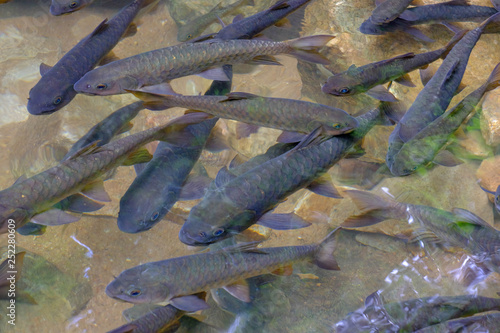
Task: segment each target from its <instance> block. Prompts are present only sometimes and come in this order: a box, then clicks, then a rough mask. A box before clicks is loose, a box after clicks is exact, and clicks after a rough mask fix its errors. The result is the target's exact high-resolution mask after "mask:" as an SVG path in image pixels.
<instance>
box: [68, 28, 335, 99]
mask: <svg viewBox="0 0 500 333" xmlns="http://www.w3.org/2000/svg"><path fill="white" fill-rule="evenodd" d="M332 38H333V36H329V35H318V36H309V37H302V38H298V39H293V40H288V41H283V42H272V41H263V40H230V41H209V42H205V43H183V44H179V45H176V46H171V47H166V48H163V49H158V50H153V51H149V52H146V53H141V54H138V55H135V56H132V57H129V58H125V59H121V60H117V61H113V62H112V63H109V64H106V65H104V66H101V67H99V68H96V69H94V70H92V71H90V72H88V73H87V74H85V76H84V77H82V78H81V79H80V80H79V81H78V82H77V83H75V86H74V87H75V90H76V91H78V92H81V93H86V94H93V95H113V94H123V93H125V92H126V90H141V91H146V92H148V91H150V92H154V91H155V90H154V89H153V88H154V86H157V85H160V84H162V83H163V84H164V83H166V82H168V81H170V80H172V79H175V78H179V77H182V76H187V75H192V74H200V73H202V72H205V74H207V75H205V76H206V77H207V78H210V79H214V80H228V78H227V77H226V76H225V74H223V72H221V73H217V75H214V73H213V69H214V67H217V69H221V68H220V67H221V66H222V65H225V64H235V63H242V62H249V61H253V62H255V63H259V62H260V63H266V64H269V63H272V64H276V60H274V59H272V57H271V58H270V57H269V56H272V55H277V54H283V53H287V54H291V55H294V56H297V57H299V58H302V59H307V60H310V61H315V62H318V63H327V62H328V61H327V60H326V59H325V58H323V57H322V56H320V55H319V54H318V53H316V52H315V50H317V49H318V48H320V47H322V46H324V45H325V44H326V43H328V42H329V41H330V40H331V39H332ZM209 69H212V72H210V71H208V72H207V70H209ZM209 72H210V75H208V73H209ZM214 76H215V77H214Z"/></svg>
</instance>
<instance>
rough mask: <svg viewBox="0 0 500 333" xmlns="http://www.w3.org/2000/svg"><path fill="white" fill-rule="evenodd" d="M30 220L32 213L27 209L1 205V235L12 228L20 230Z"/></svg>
mask: <svg viewBox="0 0 500 333" xmlns="http://www.w3.org/2000/svg"><path fill="white" fill-rule="evenodd" d="M29 220H30V213H29V212H28V211H27V210H26V209H23V208H17V207H16V208H14V207H12V206H9V205H3V204H1V203H0V234H4V233H6V232H7V231H8V230H9V229H11V228H13V229H17V228H20V227H22V226H23V225H25V224H26V223H27V222H28V221H29Z"/></svg>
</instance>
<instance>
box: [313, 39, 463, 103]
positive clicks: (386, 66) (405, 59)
mask: <svg viewBox="0 0 500 333" xmlns="http://www.w3.org/2000/svg"><path fill="white" fill-rule="evenodd" d="M462 37H463V34H458V35H457V36H455V37H454V38H453V39H452V40H451V41H450V42H449V43H448V45H446V46H445V47H443V48H441V49H438V50H435V51H430V52H426V53H420V54H414V53H406V54H403V55H399V56H396V57H394V58H391V59H386V60H382V61H378V62H375V63H371V64H367V65H364V66H361V67H356V66H355V65H352V66H351V67H349V69H348V70H347V71H345V72H342V73H338V74H334V75H333V76H331V77H329V78H328V80H327V81H326V82H325V83H324V84H323V86H322V87H321V90H322V91H323V92H324V93H326V94H332V95H335V96H350V95H355V94H359V93H363V92H367V91H369V90H370V89H372V88H373V87H375V86H378V85H381V84H384V83H386V82H389V81H394V80H395V81H396V82H401V83H404V84H406V85H411V86H414V85H413V84H412V83H411V81H409V82H404V81H401V79H402V78H403V76H405V75H406V74H407V73H409V72H411V71H414V70H416V69H418V68H422V67H424V66H427V65H428V64H430V63H432V62H434V61H436V60H438V59H439V58H444V57H445V56H446V55H447V54H448V52H450V50H451V49H452V48H453V46H454V45H455V44H456V43H457V42H458V41H459V40H460V38H462ZM408 79H409V78H408ZM398 80H399V81H398ZM379 99H380V98H379ZM384 100H385V99H384Z"/></svg>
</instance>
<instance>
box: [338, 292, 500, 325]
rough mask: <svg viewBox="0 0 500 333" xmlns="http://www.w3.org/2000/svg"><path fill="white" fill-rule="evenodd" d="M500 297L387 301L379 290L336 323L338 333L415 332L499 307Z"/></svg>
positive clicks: (433, 297)
mask: <svg viewBox="0 0 500 333" xmlns="http://www.w3.org/2000/svg"><path fill="white" fill-rule="evenodd" d="M499 309H500V299H498V298H489V297H483V296H473V295H462V296H432V297H424V298H414V299H409V300H406V301H402V302H391V303H383V302H382V300H381V299H380V296H379V295H378V294H377V293H373V294H372V295H370V296H368V297H367V298H366V301H365V307H363V308H361V309H358V310H356V311H354V312H352V313H350V314H349V315H348V316H347V317H346V318H345V319H343V320H342V321H340V322H338V323H336V324H335V325H334V329H335V332H336V333H348V332H370V331H371V332H373V331H384V332H398V333H411V332H415V331H417V330H420V329H423V328H426V327H429V326H432V325H437V324H440V323H442V322H445V321H447V320H451V319H456V318H460V317H467V316H472V315H474V314H477V313H481V312H485V311H492V310H499Z"/></svg>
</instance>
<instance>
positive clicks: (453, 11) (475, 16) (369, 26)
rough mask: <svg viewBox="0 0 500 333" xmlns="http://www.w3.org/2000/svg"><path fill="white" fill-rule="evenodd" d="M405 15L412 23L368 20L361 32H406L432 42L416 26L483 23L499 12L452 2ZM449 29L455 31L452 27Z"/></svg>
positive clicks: (488, 8) (463, 1)
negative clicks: (378, 22) (446, 23)
mask: <svg viewBox="0 0 500 333" xmlns="http://www.w3.org/2000/svg"><path fill="white" fill-rule="evenodd" d="M405 13H406V14H407V15H410V16H411V17H412V19H411V20H410V21H408V20H404V19H402V18H396V19H395V20H393V21H391V22H389V23H385V24H374V23H373V22H372V21H371V19H367V20H366V21H364V22H363V23H362V24H361V26H360V28H359V30H360V31H361V32H362V33H364V34H369V35H382V34H385V33H387V32H399V31H404V32H406V33H409V34H411V35H413V36H414V37H416V38H418V39H420V40H422V41H425V42H432V41H433V40H432V39H430V38H429V37H427V36H425V35H424V34H423V33H422V32H421V31H420V30H418V29H417V28H415V27H414V26H415V25H419V24H432V23H443V22H448V23H449V22H469V21H472V22H481V21H484V20H486V19H487V18H488V17H491V16H493V15H495V14H496V13H498V11H497V9H495V8H493V7H485V6H475V5H469V4H468V3H467V1H466V0H452V1H449V2H443V3H438V4H433V5H426V6H417V7H412V8H408V9H407V10H406V11H405ZM448 27H450V28H452V29H454V30H455V28H454V27H452V26H450V25H448Z"/></svg>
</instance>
